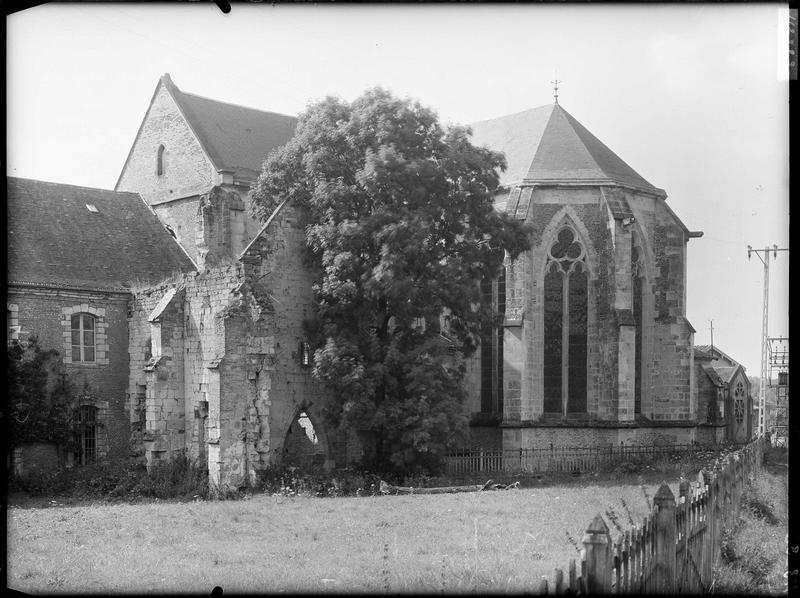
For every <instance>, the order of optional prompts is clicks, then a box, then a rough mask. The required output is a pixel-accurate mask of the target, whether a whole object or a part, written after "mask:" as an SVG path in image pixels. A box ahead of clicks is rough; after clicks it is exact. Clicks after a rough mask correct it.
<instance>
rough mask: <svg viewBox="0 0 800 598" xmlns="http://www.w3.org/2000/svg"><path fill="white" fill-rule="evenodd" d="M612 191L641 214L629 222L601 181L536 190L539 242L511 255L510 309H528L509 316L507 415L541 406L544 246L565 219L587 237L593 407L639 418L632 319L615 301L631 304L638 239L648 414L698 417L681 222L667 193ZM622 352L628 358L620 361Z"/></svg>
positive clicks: (610, 417) (523, 415)
mask: <svg viewBox="0 0 800 598" xmlns="http://www.w3.org/2000/svg"><path fill="white" fill-rule="evenodd" d="M614 193H615V194H616V195H615V197H618V198H619V199H621V200H626V201H627V203H628V204H629V206H630V208H631V210H632V212H633V213H634V215H635V218H634V219H633V220H632V221H630V222H628V221H626V223H624V224H623V222H622V221H615V220H614V219H613V218H611V215H610V214H609V211H608V209H607V208H606V207H605V206H604V205H603V203H602V202H601V197H600V194H599V190H593V189H577V188H576V189H573V190H567V189H554V188H546V187H540V188H537V189H534V191H533V193H532V195H531V201H530V204H529V206H528V208H527V217H526V218H527V222H528V223H529V224H530V225H531V226H532V227H533V234H532V238H531V241H532V247H533V248H532V250H531V251H529V252H528V253H527V254H524V255H523V256H520V258H519V259H518V260H516V261H515V263H513V264H510V265H509V268H508V277H507V290H506V302H507V303H506V313H507V317H508V314H515V313H517V312H521V313H518V315H516V316H515V317H516V321H515V322H512V323H511V324H512V325H509V326H506V332H505V338H504V351H505V358H506V369H505V373H504V385H505V388H504V391H505V413H504V421H506V422H508V423H511V422H514V421H520V422H523V423H524V422H525V421H536V420H537V419H538V418H539V417H540V415H541V411H542V394H543V390H542V389H543V386H542V384H543V381H542V372H543V361H542V351H541V347H542V346H543V340H544V339H543V312H542V300H543V289H542V283H543V271H544V267H545V264H546V251H547V249H548V247H549V244H550V243H551V242H552V238H553V235H554V234H555V233H556V232H557V231H558V229H559V228H560V225H561V223H562V222H568V223H569V224H570V225H571V226H572V227H573V228H574V229H575V230H576V232H577V233H578V236H579V237H581V241H582V242H583V244H584V245H585V246H586V250H587V265H588V266H589V270H590V281H589V314H588V325H589V331H588V344H589V347H588V358H587V361H588V372H587V377H588V383H587V387H588V389H587V391H588V392H587V411H588V412H589V414H590V416H593V417H595V418H597V419H599V420H603V421H616V420H618V419H619V418H622V419H623V420H626V421H632V418H633V383H634V375H635V360H634V358H633V355H634V345H633V341H634V336H633V330H635V329H634V328H632V327H631V326H630V325H622V326H621V322H617V313H618V312H617V311H616V310H623V311H626V310H630V309H631V308H632V301H631V299H632V296H631V291H632V288H631V284H630V283H631V281H630V277H631V269H630V259H631V254H630V248H631V245H632V244H633V245H635V246H636V247H637V249H638V252H639V254H640V258H639V259H640V264H641V265H640V268H641V270H640V272H641V275H642V276H644V283H643V298H642V311H643V316H642V360H643V372H642V402H641V405H642V415H644V416H645V417H649V418H652V419H654V420H656V421H664V422H678V421H686V422H687V423H694V421H695V418H696V416H697V408H698V405H697V393H696V390H695V385H696V382H695V380H694V371H693V360H692V349H691V347H692V344H693V338H692V330H691V327H690V326H689V324H688V322H687V321H686V319H685V288H684V286H685V255H686V253H685V251H686V249H685V248H686V238H685V233H684V230H683V229H682V227H681V226H680V224H679V223H678V222H676V220H675V218H674V217H673V216H672V215H671V214H670V213H669V212H668V210H667V209H666V208H665V207H664V206H663V205H662V203H661V202H662V201H663V200H658V199H656V198H653V197H650V196H645V195H640V194H636V193H632V192H628V191H624V190H619V189H616V190H614ZM517 216H518V217H519V214H517ZM615 308H616V309H615ZM523 314H524V315H523ZM520 319H521V320H522V322H521V326H520V325H518V323H519V320H520ZM623 329H624V331H625V336H624V342H621V340H622V337H621V336H620V334H621V332H622V330H623ZM623 357H624V359H625V363H624V364H623V363H622V362H621V361H620V359H622V358H623ZM637 357H639V356H637ZM623 366H624V367H623ZM620 389H625V392H624V396H623V395H621V394H620V392H622V391H621V390H620ZM623 399H624V400H623ZM620 401H622V402H620ZM537 429H538V428H537ZM570 434H572V432H570Z"/></svg>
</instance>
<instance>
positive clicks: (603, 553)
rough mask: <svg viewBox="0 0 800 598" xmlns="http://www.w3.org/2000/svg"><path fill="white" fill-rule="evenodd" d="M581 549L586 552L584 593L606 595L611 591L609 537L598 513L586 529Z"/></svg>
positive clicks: (604, 523)
mask: <svg viewBox="0 0 800 598" xmlns="http://www.w3.org/2000/svg"><path fill="white" fill-rule="evenodd" d="M583 547H584V550H585V551H586V559H585V561H586V579H585V584H586V586H585V589H586V593H587V594H608V593H609V592H610V591H611V536H610V535H609V533H608V526H607V525H606V522H605V521H603V517H602V516H601V515H600V514H599V513H598V514H597V515H595V517H594V519H592V522H591V523H590V524H589V527H587V528H586V533H585V534H584V535H583Z"/></svg>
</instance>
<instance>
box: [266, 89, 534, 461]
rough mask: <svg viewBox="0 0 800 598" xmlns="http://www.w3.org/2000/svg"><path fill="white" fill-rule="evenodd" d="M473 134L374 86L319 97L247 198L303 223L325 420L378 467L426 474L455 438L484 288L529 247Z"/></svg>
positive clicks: (499, 163) (500, 164)
mask: <svg viewBox="0 0 800 598" xmlns="http://www.w3.org/2000/svg"><path fill="white" fill-rule="evenodd" d="M470 134H471V132H470V131H469V129H467V128H464V127H459V126H450V127H443V126H442V125H441V124H440V123H439V122H438V119H437V116H436V114H435V113H434V112H433V111H432V110H430V109H428V108H426V107H423V106H421V105H420V104H419V103H418V102H414V101H411V100H408V99H398V98H395V97H393V96H392V94H390V93H389V92H387V91H385V90H383V89H380V88H376V89H372V90H369V91H367V92H366V93H364V94H363V95H362V96H361V97H359V98H358V99H356V100H355V101H354V102H352V103H347V102H344V101H342V100H340V99H336V98H327V99H325V100H323V101H321V102H318V103H316V104H314V105H311V106H310V107H309V108H307V110H306V111H305V112H304V113H303V114H301V116H300V118H299V122H298V125H297V130H296V132H295V135H294V137H293V138H292V139H291V140H290V141H289V142H288V143H287V144H286V145H285V146H284V147H282V148H280V149H278V150H276V151H274V152H273V153H271V154H270V155H269V156H267V159H266V160H265V162H264V167H263V171H262V173H261V175H260V177H259V179H258V181H257V183H256V184H255V185H254V188H253V199H254V202H253V206H254V207H253V210H254V212H255V214H256V215H257V216H258V217H259V218H260V219H262V220H264V219H266V218H268V217H269V215H270V214H272V212H273V211H274V210H275V209H276V208H277V206H279V205H280V204H281V203H282V202H284V201H288V202H291V203H292V204H293V205H295V206H297V207H299V208H300V209H301V211H302V212H303V213H304V214H305V215H306V218H307V226H306V236H307V243H308V249H309V252H308V254H309V255H308V256H307V257H309V258H310V259H311V261H312V262H313V263H314V264H315V265H316V266H317V267H318V268H319V270H320V272H321V278H320V281H319V283H318V284H317V285H316V286H315V289H314V290H315V296H316V299H317V302H318V312H317V316H318V320H317V322H316V325H315V326H312V328H314V329H315V331H316V335H317V338H316V341H317V343H316V345H317V348H316V351H315V355H314V364H315V367H314V375H315V376H317V377H318V378H320V379H321V380H323V381H325V382H326V383H327V384H328V385H329V387H330V388H332V389H333V391H334V393H335V396H336V398H337V401H336V403H335V406H334V408H333V412H332V413H329V414H328V416H329V417H331V418H333V420H334V421H338V422H339V423H340V425H341V426H343V427H345V428H347V429H351V430H356V431H359V432H363V431H369V432H372V433H373V434H372V438H374V439H375V440H376V457H377V460H378V463H377V465H378V466H381V467H387V468H388V467H391V468H395V469H399V470H409V469H410V468H411V467H413V466H415V465H424V466H432V465H433V464H435V463H436V460H437V458H438V457H441V456H442V455H443V453H444V452H445V451H446V450H447V449H448V448H450V447H451V446H452V445H453V443H454V442H456V441H457V440H458V439H459V438H460V437H462V435H463V433H464V432H465V429H466V423H467V414H466V413H465V411H466V409H465V407H464V401H465V397H466V391H465V388H464V383H463V375H464V371H465V368H464V358H465V357H467V356H469V355H470V354H471V353H473V352H474V351H475V349H476V348H477V346H478V344H479V339H480V335H481V331H482V329H484V328H485V325H486V324H487V322H489V321H490V320H491V318H493V317H494V315H493V314H492V313H491V309H490V308H489V307H488V306H486V305H481V297H480V288H479V283H480V281H481V280H482V279H485V278H492V277H495V276H497V274H498V273H499V269H500V267H501V265H502V261H503V256H504V251H505V252H508V253H509V254H510V255H511V256H516V255H518V254H519V253H520V252H521V251H523V250H525V249H527V248H528V245H527V243H528V242H527V233H526V230H525V229H524V227H523V225H521V224H520V223H519V222H517V221H515V220H513V219H510V218H507V217H506V216H505V215H504V214H501V213H498V212H497V211H495V210H494V208H493V206H492V197H493V192H494V191H495V190H496V189H497V186H498V169H503V168H505V159H504V157H503V156H502V154H499V153H496V152H493V151H490V150H489V149H486V148H481V147H476V146H474V145H472V143H471V142H470ZM440 318H442V320H441V321H445V322H446V325H445V326H444V327H443V328H440V326H439V323H440ZM423 322H424V324H423Z"/></svg>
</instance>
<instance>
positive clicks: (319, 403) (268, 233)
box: [242, 205, 347, 466]
mask: <svg viewBox="0 0 800 598" xmlns="http://www.w3.org/2000/svg"><path fill="white" fill-rule="evenodd" d="M302 216H303V215H302V214H301V213H300V212H299V211H298V210H296V209H295V208H293V207H292V206H290V205H285V206H284V207H283V208H282V209H281V210H280V211H279V212H278V213H277V214H276V215H275V216H273V218H272V219H271V221H270V224H269V225H268V226H267V228H266V230H265V231H264V233H263V234H261V235H260V236H259V237H257V238H256V240H255V241H254V242H253V244H252V245H251V246H250V248H249V249H248V251H247V253H246V254H245V255H244V256H243V258H242V262H243V264H244V269H245V277H246V280H247V292H248V294H249V296H251V297H252V298H253V301H257V302H259V303H260V306H259V310H260V313H261V315H260V318H261V319H262V320H263V324H262V326H263V327H264V329H265V330H269V331H270V336H271V337H272V338H274V354H272V355H271V357H269V359H267V360H266V361H265V363H266V364H267V366H265V367H266V369H267V370H269V371H270V375H269V377H270V382H269V388H268V394H269V401H268V404H269V412H270V442H269V445H270V450H271V454H272V456H273V457H272V458H273V459H276V460H277V461H280V457H281V455H282V454H283V443H284V441H285V439H286V435H287V433H288V431H289V427H290V426H291V424H292V422H293V421H294V419H295V418H296V417H297V415H298V413H299V412H300V411H301V410H302V411H305V412H306V413H307V414H308V416H309V418H310V419H311V421H312V423H313V425H314V430H315V431H316V433H317V436H318V438H319V440H320V443H322V444H323V446H324V447H325V449H326V453H327V454H328V455H329V460H328V462H327V464H326V465H327V466H332V465H333V464H334V459H335V460H336V462H337V464H342V465H343V464H344V459H345V455H344V454H342V453H346V452H347V450H346V448H345V449H342V448H341V447H343V446H346V444H347V442H346V440H345V439H343V438H339V435H338V434H337V433H336V432H334V431H333V430H332V429H331V427H330V426H329V425H328V423H327V422H326V421H325V420H324V417H323V407H324V404H325V402H326V401H328V400H329V394H328V392H327V391H326V390H325V388H324V387H323V386H322V384H321V383H319V382H317V381H316V380H314V379H313V377H312V375H311V367H308V366H303V365H301V363H300V354H299V351H300V343H301V342H305V341H306V333H305V331H304V328H303V322H304V321H305V320H307V319H309V318H312V317H313V315H314V313H315V307H314V305H315V303H314V294H313V289H312V285H313V283H314V281H315V278H316V272H314V271H312V270H311V269H310V268H309V267H308V266H307V265H306V264H305V263H304V261H303V257H302V256H303V248H304V247H305V232H304V222H303V219H302ZM314 348H315V347H312V350H313V349H314ZM250 354H252V350H251V351H250ZM262 384H263V383H262ZM335 447H340V448H339V450H337V453H338V454H336V455H334V454H333V449H334V448H335Z"/></svg>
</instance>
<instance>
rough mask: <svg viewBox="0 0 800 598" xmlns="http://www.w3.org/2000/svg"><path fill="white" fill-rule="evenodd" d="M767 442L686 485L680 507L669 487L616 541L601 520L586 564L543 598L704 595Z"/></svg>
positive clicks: (586, 547) (557, 580) (591, 533)
mask: <svg viewBox="0 0 800 598" xmlns="http://www.w3.org/2000/svg"><path fill="white" fill-rule="evenodd" d="M765 443H766V441H765V439H763V438H760V439H758V440H754V441H753V442H751V443H750V444H748V445H747V446H745V447H744V448H742V449H740V450H739V451H737V452H736V453H732V454H730V455H727V456H725V457H722V458H720V459H718V460H717V462H716V463H715V464H714V467H713V468H712V470H711V471H705V470H704V471H701V472H700V474H699V475H698V478H697V481H695V482H690V481H688V480H682V481H681V484H680V490H679V496H678V498H677V499H676V498H675V496H674V494H673V493H672V490H670V488H669V486H668V485H667V484H666V483H664V484H662V485H661V487H660V488H659V489H658V492H657V493H656V495H655V497H654V499H653V512H652V513H651V514H650V515H648V516H647V517H646V518H645V519H644V520H643V521H642V522H641V524H640V525H637V526H634V527H633V529H631V530H628V531H626V532H625V534H624V535H622V536H620V537H618V538H617V539H616V540H612V538H611V535H610V533H609V529H608V526H607V525H606V523H605V521H604V520H603V517H602V516H601V515H599V514H598V515H597V516H596V517H595V518H594V519H593V520H592V522H591V523H590V524H589V526H588V527H587V528H586V533H585V534H584V536H583V550H582V551H581V558H580V559H578V560H577V561H576V559H570V561H569V564H568V567H567V573H566V575H565V574H564V570H563V569H555V570H554V572H553V575H552V578H548V577H543V578H542V581H541V584H540V587H539V588H538V590H539V593H541V594H566V593H571V594H702V593H705V592H707V591H708V588H709V586H710V584H711V581H712V576H713V565H714V561H715V559H716V558H718V557H719V553H720V534H721V533H722V530H723V529H724V527H726V525H729V524H731V523H732V522H733V518H735V517H736V514H737V511H738V508H739V499H740V498H741V495H742V492H743V491H744V489H745V486H746V484H747V482H748V480H750V479H751V478H752V477H754V476H755V475H757V473H758V472H759V470H760V468H761V463H762V460H763V452H764V447H765Z"/></svg>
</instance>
